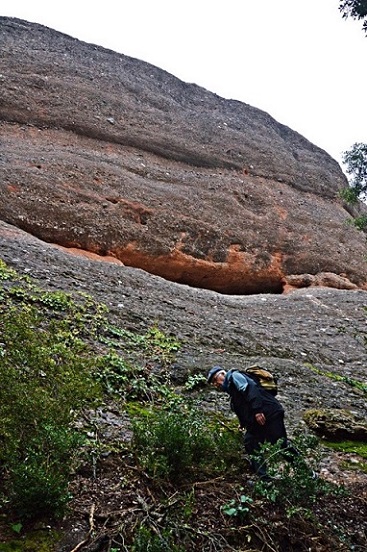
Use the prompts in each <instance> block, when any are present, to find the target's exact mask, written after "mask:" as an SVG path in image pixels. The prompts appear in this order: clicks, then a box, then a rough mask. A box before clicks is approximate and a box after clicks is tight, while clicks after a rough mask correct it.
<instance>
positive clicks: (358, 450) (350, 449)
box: [323, 441, 367, 460]
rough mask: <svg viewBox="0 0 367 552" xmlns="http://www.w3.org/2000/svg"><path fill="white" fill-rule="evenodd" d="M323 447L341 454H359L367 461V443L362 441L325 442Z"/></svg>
mask: <svg viewBox="0 0 367 552" xmlns="http://www.w3.org/2000/svg"><path fill="white" fill-rule="evenodd" d="M323 445H325V446H326V447H329V448H331V449H333V450H337V451H340V452H346V453H352V454H357V455H358V456H360V457H361V458H364V459H365V460H367V443H363V442H361V441H323Z"/></svg>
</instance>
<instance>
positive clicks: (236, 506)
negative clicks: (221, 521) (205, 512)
mask: <svg viewBox="0 0 367 552" xmlns="http://www.w3.org/2000/svg"><path fill="white" fill-rule="evenodd" d="M241 491H243V488H241ZM252 503H253V500H252V498H251V497H250V496H247V495H244V494H241V495H240V496H239V497H238V498H233V499H232V500H230V501H229V502H228V504H224V506H222V511H223V513H224V514H226V515H227V516H230V517H237V518H241V519H243V518H244V517H246V516H247V514H248V513H249V512H250V506H251V504H252Z"/></svg>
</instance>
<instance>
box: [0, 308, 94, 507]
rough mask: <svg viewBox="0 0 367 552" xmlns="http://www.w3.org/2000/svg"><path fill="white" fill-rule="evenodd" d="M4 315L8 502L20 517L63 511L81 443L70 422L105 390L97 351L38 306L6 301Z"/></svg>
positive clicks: (1, 457) (1, 429)
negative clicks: (95, 367) (96, 376)
mask: <svg viewBox="0 0 367 552" xmlns="http://www.w3.org/2000/svg"><path fill="white" fill-rule="evenodd" d="M0 313H1V325H0V329H1V345H0V356H1V363H0V378H1V382H2V383H1V386H0V440H1V448H0V463H1V466H2V470H3V474H4V478H3V484H2V492H3V496H4V498H3V501H9V500H10V502H11V505H12V507H13V508H14V509H15V510H16V512H17V513H18V514H19V515H20V516H22V517H32V516H34V515H35V514H36V515H38V516H39V515H42V514H43V513H47V514H52V513H55V514H56V515H57V514H62V512H63V511H64V507H65V505H66V504H67V502H68V500H69V495H68V492H67V486H68V480H69V477H70V472H71V470H72V469H73V463H74V460H75V451H76V450H77V443H78V441H79V438H78V437H77V435H76V433H75V432H74V430H73V429H72V422H73V420H74V418H75V414H76V412H77V411H78V410H79V409H80V408H81V407H82V406H83V405H84V404H86V403H87V402H89V403H90V402H92V401H93V400H94V398H95V397H98V396H100V390H99V387H98V385H97V384H96V383H95V382H94V380H93V378H92V375H91V374H92V364H93V361H92V358H93V357H91V356H90V355H88V351H89V349H88V347H87V346H86V345H85V344H84V343H83V342H82V341H81V340H79V339H77V338H75V335H73V334H69V333H68V332H65V324H64V323H63V321H62V320H57V319H51V320H45V318H44V317H43V316H42V314H41V313H40V312H39V311H38V309H37V308H36V307H34V306H32V305H25V304H24V303H23V302H21V303H20V304H19V305H16V304H15V305H14V304H13V305H10V306H9V304H6V305H4V304H2V305H1V306H0ZM35 505H37V507H36V508H35Z"/></svg>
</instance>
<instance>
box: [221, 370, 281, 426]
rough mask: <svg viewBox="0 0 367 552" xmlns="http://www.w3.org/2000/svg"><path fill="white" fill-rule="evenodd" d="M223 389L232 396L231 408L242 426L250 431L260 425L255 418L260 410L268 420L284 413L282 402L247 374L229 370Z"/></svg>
mask: <svg viewBox="0 0 367 552" xmlns="http://www.w3.org/2000/svg"><path fill="white" fill-rule="evenodd" d="M234 374H235V375H234ZM242 378H244V379H243V380H242ZM223 389H224V390H225V391H226V392H227V393H228V394H229V395H230V397H231V409H232V410H233V412H235V414H236V415H237V417H238V419H239V422H240V426H241V427H242V428H244V429H247V430H248V431H251V430H252V429H256V428H258V427H259V424H258V423H257V422H256V419H255V414H258V413H259V412H262V413H263V414H264V415H265V418H266V419H267V420H269V419H271V418H272V417H274V416H276V415H278V414H284V409H283V407H282V405H281V404H280V402H279V401H278V400H277V399H276V398H275V397H274V396H273V395H272V394H271V393H269V392H268V391H265V389H263V388H262V387H261V386H260V385H258V384H257V383H255V382H254V381H253V380H252V379H251V378H249V377H247V376H245V374H242V373H239V372H235V371H233V372H231V371H230V372H228V373H227V375H226V378H225V381H224V384H223Z"/></svg>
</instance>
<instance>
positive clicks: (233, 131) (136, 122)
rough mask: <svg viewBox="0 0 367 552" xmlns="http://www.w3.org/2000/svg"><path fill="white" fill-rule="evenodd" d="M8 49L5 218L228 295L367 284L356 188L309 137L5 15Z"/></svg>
mask: <svg viewBox="0 0 367 552" xmlns="http://www.w3.org/2000/svg"><path fill="white" fill-rule="evenodd" d="M0 47H1V52H2V60H1V71H0V84H1V103H0V140H1V157H0V175H1V190H0V194H1V195H0V199H1V202H0V218H1V219H2V220H3V221H5V222H7V223H10V224H12V225H14V226H17V227H19V228H21V229H23V230H26V231H27V232H29V233H31V234H33V235H34V236H36V237H39V238H41V239H42V240H45V241H47V242H50V243H55V244H58V245H61V246H64V247H70V248H78V249H80V250H81V251H82V250H85V251H88V252H91V253H95V254H98V255H107V256H112V257H115V258H116V259H118V260H120V261H121V262H122V263H124V264H126V265H129V266H135V267H138V268H142V269H144V270H146V271H148V272H151V273H153V274H157V275H160V276H163V277H164V278H167V279H169V280H173V281H177V282H180V283H186V284H189V285H192V286H197V287H202V288H209V289H213V290H216V291H221V292H223V293H236V294H242V293H259V292H262V291H265V292H278V293H280V292H282V291H283V289H284V288H285V286H286V285H288V284H287V277H290V276H292V275H302V274H305V275H309V274H310V275H317V274H319V273H334V274H336V275H339V274H342V275H343V276H342V277H343V278H346V280H347V281H348V282H349V281H350V282H351V285H352V287H353V285H356V286H358V287H361V288H364V287H366V281H367V268H366V262H365V254H366V249H365V237H364V235H363V234H361V233H360V232H358V231H357V230H355V229H353V228H352V227H350V226H348V224H347V222H348V219H350V214H349V213H348V212H347V210H346V209H345V205H343V203H342V202H341V201H340V200H339V199H338V195H337V194H338V191H339V190H340V189H341V188H343V187H345V186H346V185H347V183H346V178H345V176H344V175H343V173H342V171H341V169H340V167H339V166H338V164H337V163H336V161H334V160H333V159H332V158H331V157H330V156H329V155H328V154H326V152H324V151H323V150H321V149H320V148H318V147H317V146H315V145H313V144H311V143H310V142H309V141H307V140H306V139H305V138H303V137H302V136H300V135H299V134H298V133H296V132H294V131H293V130H291V129H289V128H287V127H286V126H284V125H282V124H280V123H278V122H277V121H275V120H274V119H273V118H272V117H271V116H270V115H268V114H267V113H264V112H262V111H260V110H258V109H256V108H254V107H251V106H249V105H247V104H244V103H241V102H238V101H232V100H225V99H223V98H220V97H219V96H217V95H215V94H213V93H211V92H209V91H207V90H205V89H203V88H200V87H198V86H196V85H194V84H186V83H183V82H182V81H180V80H179V79H177V78H175V77H173V76H172V75H170V74H168V73H166V72H165V71H162V70H161V69H159V68H157V67H154V66H152V65H149V64H147V63H144V62H142V61H139V60H136V59H132V58H129V57H127V56H124V55H122V54H118V53H115V52H112V51H109V50H106V49H103V48H101V47H99V46H94V45H91V44H86V43H83V42H80V41H78V40H76V39H74V38H71V37H69V36H66V35H63V34H61V33H58V32H56V31H53V30H51V29H48V28H46V27H43V26H40V25H37V24H32V23H28V22H25V21H21V20H16V19H11V18H4V17H1V18H0ZM301 281H302V278H301ZM328 282H329V283H330V282H332V279H329V280H328Z"/></svg>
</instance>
